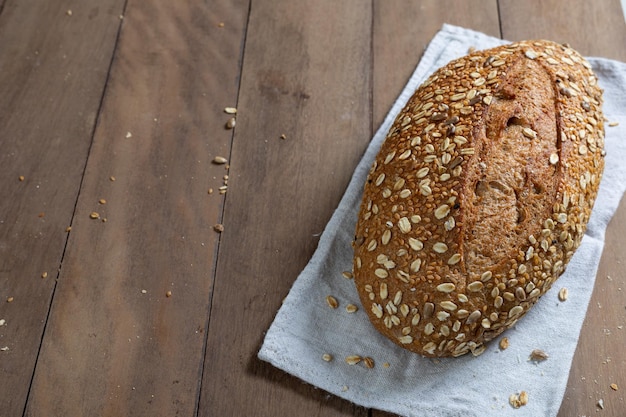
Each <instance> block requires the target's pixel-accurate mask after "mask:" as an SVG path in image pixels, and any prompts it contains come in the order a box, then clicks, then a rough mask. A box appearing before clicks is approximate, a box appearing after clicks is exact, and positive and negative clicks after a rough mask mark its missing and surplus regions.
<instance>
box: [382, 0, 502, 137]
mask: <svg viewBox="0 0 626 417" xmlns="http://www.w3.org/2000/svg"><path fill="white" fill-rule="evenodd" d="M444 23H449V24H453V25H458V26H463V27H466V28H469V29H474V30H478V31H481V32H484V33H486V34H488V35H491V36H496V37H499V36H500V29H499V25H498V6H497V4H496V0H488V1H484V0H471V1H465V0H444V1H440V0H425V1H395V2H388V1H384V0H382V1H381V0H378V1H374V19H373V30H372V43H373V53H374V64H373V70H374V85H373V93H372V94H373V96H374V100H373V103H374V117H373V123H374V124H373V128H374V129H378V127H379V126H380V124H381V123H382V122H383V120H384V118H385V116H386V115H387V113H388V112H389V109H391V106H392V105H393V103H394V101H395V100H396V98H397V97H398V96H399V95H400V92H401V91H402V89H403V88H404V86H405V85H406V83H407V82H408V80H409V78H410V77H411V74H412V73H413V71H414V70H415V67H417V64H418V63H419V60H420V59H421V58H422V53H423V52H424V50H425V49H426V47H427V46H428V43H429V42H430V40H431V39H432V38H433V36H435V34H436V33H437V31H439V29H441V26H442V25H443V24H444Z"/></svg>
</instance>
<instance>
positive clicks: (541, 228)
mask: <svg viewBox="0 0 626 417" xmlns="http://www.w3.org/2000/svg"><path fill="white" fill-rule="evenodd" d="M601 107H602V90H601V89H600V88H599V87H598V85H597V78H596V76H595V75H594V74H593V72H592V70H591V66H590V65H589V63H588V62H587V61H586V60H585V59H584V58H583V57H582V56H580V55H579V54H578V53H577V52H576V51H574V50H573V49H571V48H570V47H568V46H566V45H559V44H556V43H553V42H549V41H524V42H518V43H513V44H509V45H505V46H501V47H498V48H494V49H490V50H486V51H481V52H475V53H471V54H470V55H467V56H465V57H463V58H460V59H457V60H454V61H452V62H450V63H449V64H448V65H446V66H445V67H443V68H441V69H439V70H437V71H436V72H435V73H434V74H433V75H432V76H430V78H428V79H427V80H426V82H424V84H422V85H421V86H420V87H419V88H418V90H417V91H416V92H415V94H414V95H413V96H412V98H411V99H410V100H409V102H408V103H407V105H406V106H405V108H404V109H403V110H402V111H401V112H400V114H399V115H398V117H397V118H396V120H395V122H394V123H393V126H392V127H391V129H390V131H389V133H388V135H387V137H386V139H385V142H384V143H383V145H382V147H381V150H380V152H379V154H378V155H377V157H376V160H375V162H374V163H373V165H372V167H371V170H370V173H369V176H368V179H367V182H366V184H365V187H364V195H363V201H362V203H361V208H360V211H359V217H358V222H357V227H356V234H355V240H354V243H353V246H354V251H355V255H354V265H353V266H354V279H355V284H356V286H357V290H358V292H359V296H360V298H361V301H362V304H363V307H364V309H365V310H366V312H367V314H368V316H369V318H370V320H371V321H372V323H373V325H374V326H375V327H376V328H377V329H378V330H379V331H380V332H382V333H383V334H384V335H385V336H387V337H388V338H390V339H391V340H393V341H394V342H395V343H397V344H398V345H400V346H402V347H404V348H406V349H409V350H411V351H414V352H417V353H420V354H422V355H424V356H429V357H443V356H454V357H457V356H461V355H464V354H466V353H468V352H472V353H473V354H474V355H478V354H480V353H482V352H483V351H484V349H485V342H488V341H489V340H492V339H494V338H495V337H496V336H498V335H499V334H500V333H502V332H503V331H504V330H505V329H507V328H509V327H511V326H513V325H514V324H515V323H516V322H517V320H518V319H519V318H520V317H522V316H523V315H524V314H525V313H526V312H527V311H528V309H529V308H530V307H531V306H532V305H533V304H534V303H535V302H536V301H537V300H538V298H539V297H541V295H543V294H544V293H545V292H546V291H547V290H548V289H549V288H550V286H551V285H552V283H553V282H554V281H555V280H556V279H557V278H558V277H559V275H561V274H562V272H563V271H564V270H565V267H566V265H567V263H568V261H569V260H570V258H571V257H572V255H573V253H574V251H575V250H576V248H577V247H578V246H579V244H580V241H581V239H582V237H583V235H584V233H585V229H586V224H587V221H588V220H589V215H590V213H591V209H592V207H593V203H594V200H595V197H596V194H597V191H598V186H599V184H600V178H601V176H602V171H603V168H604V154H605V153H604V127H603V120H604V118H603V115H602V110H601Z"/></svg>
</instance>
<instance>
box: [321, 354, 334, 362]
mask: <svg viewBox="0 0 626 417" xmlns="http://www.w3.org/2000/svg"><path fill="white" fill-rule="evenodd" d="M322 359H324V360H325V361H326V362H330V361H332V360H333V355H331V354H330V353H324V354H323V355H322Z"/></svg>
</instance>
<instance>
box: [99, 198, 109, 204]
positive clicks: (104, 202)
mask: <svg viewBox="0 0 626 417" xmlns="http://www.w3.org/2000/svg"><path fill="white" fill-rule="evenodd" d="M98 203H100V204H106V203H107V201H106V200H105V199H104V198H101V199H100V200H98Z"/></svg>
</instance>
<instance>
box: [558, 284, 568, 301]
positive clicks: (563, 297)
mask: <svg viewBox="0 0 626 417" xmlns="http://www.w3.org/2000/svg"><path fill="white" fill-rule="evenodd" d="M567 296H568V291H567V288H565V287H563V288H561V289H560V291H559V300H560V301H565V300H567Z"/></svg>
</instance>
